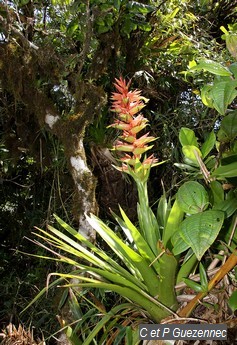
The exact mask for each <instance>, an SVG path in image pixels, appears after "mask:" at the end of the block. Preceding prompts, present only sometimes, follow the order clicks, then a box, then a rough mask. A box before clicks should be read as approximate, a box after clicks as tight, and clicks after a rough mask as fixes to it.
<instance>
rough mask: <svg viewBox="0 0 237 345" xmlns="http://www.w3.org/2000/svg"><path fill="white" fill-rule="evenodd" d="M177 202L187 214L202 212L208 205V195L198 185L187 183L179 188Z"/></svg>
mask: <svg viewBox="0 0 237 345" xmlns="http://www.w3.org/2000/svg"><path fill="white" fill-rule="evenodd" d="M177 202H178V204H179V206H180V207H181V209H182V210H183V211H184V212H186V213H188V214H195V213H198V212H203V211H204V210H205V209H206V208H207V207H208V204H209V198H208V193H207V191H206V190H205V188H204V187H203V186H202V185H201V184H200V183H198V182H196V181H188V182H185V183H184V184H183V185H182V186H181V187H180V188H179V190H178V193H177Z"/></svg>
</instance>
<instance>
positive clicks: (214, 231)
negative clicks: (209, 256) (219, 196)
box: [180, 210, 224, 260]
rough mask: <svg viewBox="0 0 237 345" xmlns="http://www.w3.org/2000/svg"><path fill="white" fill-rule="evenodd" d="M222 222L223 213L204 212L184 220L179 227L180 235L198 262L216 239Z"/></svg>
mask: <svg viewBox="0 0 237 345" xmlns="http://www.w3.org/2000/svg"><path fill="white" fill-rule="evenodd" d="M223 221H224V212H222V211H214V210H210V211H205V212H202V213H198V214H194V215H192V216H190V217H188V218H186V219H185V220H184V221H183V222H182V223H181V225H180V235H181V237H182V238H183V240H184V241H185V242H186V243H187V244H188V245H189V246H190V247H191V248H192V250H193V251H194V253H195V254H196V256H197V258H198V260H201V258H202V256H203V254H204V253H205V252H206V250H207V249H208V248H210V246H211V245H212V243H213V242H214V241H215V239H216V238H217V236H218V234H219V231H220V229H221V227H222V224H223Z"/></svg>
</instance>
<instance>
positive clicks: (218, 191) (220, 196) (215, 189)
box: [210, 181, 224, 205]
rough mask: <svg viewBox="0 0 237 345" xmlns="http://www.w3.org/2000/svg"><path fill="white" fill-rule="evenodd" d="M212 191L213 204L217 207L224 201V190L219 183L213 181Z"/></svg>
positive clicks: (211, 184)
mask: <svg viewBox="0 0 237 345" xmlns="http://www.w3.org/2000/svg"><path fill="white" fill-rule="evenodd" d="M210 187H211V191H212V198H213V200H212V204H213V205H217V204H219V203H220V202H222V201H224V190H223V187H222V184H221V183H220V182H218V181H211V183H210Z"/></svg>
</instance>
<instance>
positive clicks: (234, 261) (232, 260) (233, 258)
mask: <svg viewBox="0 0 237 345" xmlns="http://www.w3.org/2000/svg"><path fill="white" fill-rule="evenodd" d="M236 265H237V249H235V251H234V252H233V253H232V254H231V255H230V257H229V259H228V260H227V261H226V263H225V264H224V265H223V266H222V267H221V268H220V269H219V271H218V272H217V273H216V274H215V275H214V277H213V278H212V279H211V280H210V282H209V284H208V291H207V292H200V293H198V294H197V295H196V296H195V297H194V298H193V299H192V300H191V301H190V302H189V303H188V304H187V305H186V306H185V307H184V308H183V309H182V310H181V311H180V312H179V316H180V317H189V315H190V314H191V313H192V311H193V310H194V308H195V307H196V305H197V304H198V302H199V301H200V300H201V299H203V297H205V296H206V295H207V294H208V293H209V292H210V291H211V290H212V289H213V288H214V286H215V285H217V284H218V283H219V282H220V281H221V280H222V279H223V278H224V276H225V275H226V274H227V273H228V272H230V271H231V270H232V269H233V268H234V267H235V266H236Z"/></svg>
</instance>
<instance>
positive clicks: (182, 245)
mask: <svg viewBox="0 0 237 345" xmlns="http://www.w3.org/2000/svg"><path fill="white" fill-rule="evenodd" d="M171 241H172V244H173V246H174V248H173V250H172V252H173V254H174V255H175V256H176V255H179V254H181V253H183V252H185V251H186V250H187V249H188V248H189V247H190V246H189V245H188V244H187V243H186V242H185V241H184V240H183V239H182V237H181V235H180V232H179V231H177V232H176V233H175V234H174V235H173V237H172V239H171Z"/></svg>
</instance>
